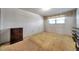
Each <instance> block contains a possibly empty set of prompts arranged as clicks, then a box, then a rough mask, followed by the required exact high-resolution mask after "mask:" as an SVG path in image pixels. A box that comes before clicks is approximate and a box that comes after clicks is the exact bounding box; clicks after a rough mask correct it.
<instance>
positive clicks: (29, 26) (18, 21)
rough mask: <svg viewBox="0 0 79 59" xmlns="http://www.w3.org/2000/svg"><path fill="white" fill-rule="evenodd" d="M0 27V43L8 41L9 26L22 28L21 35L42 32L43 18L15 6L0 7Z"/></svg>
mask: <svg viewBox="0 0 79 59" xmlns="http://www.w3.org/2000/svg"><path fill="white" fill-rule="evenodd" d="M1 20H2V24H1V25H2V27H1V29H0V35H1V38H0V43H4V42H8V41H10V28H18V27H22V28H23V37H26V36H31V35H33V34H36V33H40V32H43V31H44V29H43V18H42V17H41V16H40V15H37V14H34V13H31V12H28V11H24V10H21V9H15V8H4V9H1Z"/></svg>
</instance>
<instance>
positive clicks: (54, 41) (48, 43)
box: [0, 32, 76, 51]
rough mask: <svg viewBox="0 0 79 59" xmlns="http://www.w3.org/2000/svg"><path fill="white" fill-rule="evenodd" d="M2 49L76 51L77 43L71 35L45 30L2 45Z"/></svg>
mask: <svg viewBox="0 0 79 59" xmlns="http://www.w3.org/2000/svg"><path fill="white" fill-rule="evenodd" d="M0 50H1V51H75V50H76V49H75V43H74V41H73V39H72V37H70V36H66V35H60V34H56V33H53V34H52V33H47V32H43V33H40V34H36V35H33V36H31V37H28V38H27V37H26V38H25V39H24V40H23V41H21V42H18V43H15V44H12V45H8V46H3V47H0Z"/></svg>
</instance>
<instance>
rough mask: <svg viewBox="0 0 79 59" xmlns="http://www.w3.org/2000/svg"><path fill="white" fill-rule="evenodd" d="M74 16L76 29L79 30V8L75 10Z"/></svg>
mask: <svg viewBox="0 0 79 59" xmlns="http://www.w3.org/2000/svg"><path fill="white" fill-rule="evenodd" d="M76 15H77V21H76V22H77V24H76V25H77V26H76V27H77V28H79V8H78V9H77V12H76Z"/></svg>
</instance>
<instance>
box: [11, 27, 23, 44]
mask: <svg viewBox="0 0 79 59" xmlns="http://www.w3.org/2000/svg"><path fill="white" fill-rule="evenodd" d="M10 35H11V36H10V38H11V39H10V44H13V43H16V42H19V41H22V40H23V28H11V30H10Z"/></svg>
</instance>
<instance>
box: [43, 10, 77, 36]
mask: <svg viewBox="0 0 79 59" xmlns="http://www.w3.org/2000/svg"><path fill="white" fill-rule="evenodd" d="M60 15H65V17H66V19H65V24H49V23H48V19H47V17H46V18H45V20H44V21H45V24H44V26H45V31H46V32H54V33H59V34H65V35H72V27H75V26H76V21H75V20H76V15H75V11H72V12H68V13H64V14H60ZM56 16H57V15H56Z"/></svg>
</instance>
